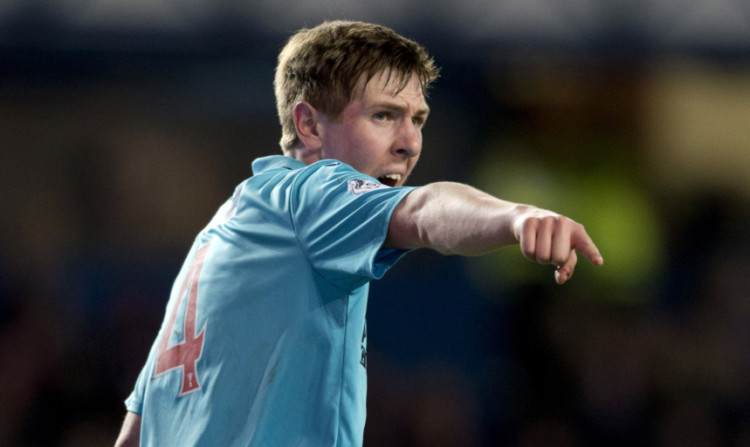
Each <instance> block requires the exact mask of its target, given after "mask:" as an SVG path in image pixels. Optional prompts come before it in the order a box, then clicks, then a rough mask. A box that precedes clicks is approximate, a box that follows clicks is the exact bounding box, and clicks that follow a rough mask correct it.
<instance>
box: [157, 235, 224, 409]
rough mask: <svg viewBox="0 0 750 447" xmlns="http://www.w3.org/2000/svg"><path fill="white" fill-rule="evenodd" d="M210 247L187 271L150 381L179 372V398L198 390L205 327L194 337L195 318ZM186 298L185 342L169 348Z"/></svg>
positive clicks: (197, 255) (200, 250)
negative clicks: (176, 321) (198, 363)
mask: <svg viewBox="0 0 750 447" xmlns="http://www.w3.org/2000/svg"><path fill="white" fill-rule="evenodd" d="M210 245H211V244H206V245H204V246H202V247H201V248H200V249H198V253H197V254H196V256H195V259H194V260H193V263H192V264H191V265H190V270H188V273H187V276H186V277H185V281H184V282H183V283H182V286H181V287H180V294H179V298H178V299H177V302H176V303H175V304H174V306H173V308H172V313H171V314H170V316H169V322H168V323H167V327H166V330H165V331H164V334H163V335H162V337H161V340H159V352H158V354H157V356H156V370H155V371H154V376H153V377H158V376H160V375H162V374H165V373H167V372H169V371H172V370H175V369H178V368H182V389H181V390H180V394H179V395H178V397H179V396H184V395H185V394H188V393H192V392H193V391H197V390H199V389H200V388H201V385H200V382H199V381H198V374H197V372H196V370H195V364H196V362H197V361H198V359H200V357H201V354H202V353H203V336H204V335H205V329H206V325H205V323H204V325H203V327H202V328H201V330H200V332H199V333H198V334H196V333H195V317H196V307H197V305H198V280H199V278H200V276H201V270H202V269H203V261H205V259H206V253H207V252H208V247H209V246H210ZM185 298H187V304H186V305H185V318H184V323H183V330H182V333H183V334H184V340H183V341H181V342H178V343H176V344H174V345H172V346H168V345H169V339H170V338H171V335H172V332H173V330H174V324H175V320H176V319H177V311H178V310H179V309H180V307H182V304H183V302H184V301H185Z"/></svg>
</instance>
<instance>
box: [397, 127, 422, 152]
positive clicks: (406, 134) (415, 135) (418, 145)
mask: <svg viewBox="0 0 750 447" xmlns="http://www.w3.org/2000/svg"><path fill="white" fill-rule="evenodd" d="M394 143H395V144H394V146H393V148H394V152H395V153H396V154H398V155H400V156H402V157H404V158H405V159H406V158H412V157H416V156H417V155H419V153H420V152H421V151H422V129H421V128H420V127H419V126H418V125H417V124H415V123H414V122H413V121H412V120H410V119H407V120H404V121H403V123H401V125H400V126H399V130H398V138H397V139H396V141H395V142H394Z"/></svg>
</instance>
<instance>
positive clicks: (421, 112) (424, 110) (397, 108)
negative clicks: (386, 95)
mask: <svg viewBox="0 0 750 447" xmlns="http://www.w3.org/2000/svg"><path fill="white" fill-rule="evenodd" d="M370 108H372V109H388V110H392V111H394V112H398V113H406V111H407V109H408V107H407V106H405V105H403V104H398V103H395V102H389V101H381V102H377V103H375V104H373V105H372V107H370ZM429 114H430V108H429V107H427V106H425V107H421V108H419V109H417V110H416V112H415V113H414V116H421V117H426V116H427V115H429Z"/></svg>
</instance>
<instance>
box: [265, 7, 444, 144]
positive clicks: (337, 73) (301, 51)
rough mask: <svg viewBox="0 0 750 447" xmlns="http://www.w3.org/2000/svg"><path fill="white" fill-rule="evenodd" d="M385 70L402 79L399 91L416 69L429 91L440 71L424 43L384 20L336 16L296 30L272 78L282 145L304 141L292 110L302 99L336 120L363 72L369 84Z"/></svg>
mask: <svg viewBox="0 0 750 447" xmlns="http://www.w3.org/2000/svg"><path fill="white" fill-rule="evenodd" d="M382 71H386V72H387V74H388V77H389V78H388V79H389V81H390V80H391V79H393V80H395V81H396V82H397V84H396V86H395V87H396V88H395V92H396V93H397V92H399V91H401V90H403V89H404V88H405V87H406V85H407V83H408V82H409V79H410V78H411V76H412V75H416V76H417V78H418V79H419V83H420V86H421V88H422V92H423V94H424V95H427V91H428V90H429V87H430V85H431V84H432V82H433V81H434V80H435V79H437V77H438V73H439V69H438V68H437V67H436V66H435V63H434V61H433V59H432V58H431V57H430V56H429V55H428V54H427V51H426V50H425V48H424V47H423V46H421V45H419V44H418V43H416V42H414V41H412V40H410V39H407V38H405V37H403V36H400V35H399V34H397V33H396V32H395V31H393V30H392V29H390V28H387V27H384V26H381V25H376V24H371V23H363V22H350V21H331V22H324V23H322V24H320V25H318V26H316V27H314V28H311V29H302V30H300V31H298V32H297V33H296V34H294V35H293V36H292V37H291V38H290V39H289V41H288V42H287V44H286V45H285V46H284V48H283V49H282V50H281V52H280V53H279V58H278V64H277V66H276V74H275V77H274V82H273V84H274V92H275V94H276V108H277V110H278V114H279V121H280V122H281V141H280V144H281V148H282V150H283V151H284V152H287V151H289V150H291V149H293V148H294V147H296V146H297V144H298V143H299V138H298V137H297V132H296V129H295V126H294V118H293V116H292V115H293V110H294V107H295V105H296V104H297V103H298V102H300V101H307V102H309V103H310V104H311V105H312V106H313V107H315V108H317V109H318V110H320V111H321V112H323V113H324V114H325V115H326V116H327V117H328V118H329V119H332V120H335V119H337V118H338V117H339V115H340V114H341V112H342V111H343V110H344V108H346V106H347V105H349V103H351V101H352V99H354V88H355V86H356V84H357V82H358V81H359V79H360V78H361V77H362V75H365V76H366V78H365V85H366V84H367V82H368V81H369V80H370V79H372V77H373V76H375V75H376V74H378V73H380V72H382ZM391 76H393V78H391Z"/></svg>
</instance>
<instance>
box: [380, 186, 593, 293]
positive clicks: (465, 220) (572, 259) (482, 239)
mask: <svg viewBox="0 0 750 447" xmlns="http://www.w3.org/2000/svg"><path fill="white" fill-rule="evenodd" d="M515 243H518V244H520V247H521V252H522V253H523V255H524V256H525V257H526V258H527V259H529V260H532V261H536V262H539V263H540V264H552V265H555V266H557V270H556V271H555V280H556V281H557V282H558V283H559V284H563V283H564V282H566V281H567V280H568V279H569V278H570V276H571V275H572V274H573V270H574V269H575V265H576V262H577V259H578V258H577V255H576V251H578V252H579V253H581V254H582V255H583V256H584V257H585V258H586V259H588V260H589V261H590V262H591V263H592V264H594V265H601V264H602V263H603V259H602V257H601V255H600V254H599V250H598V249H597V248H596V245H594V242H593V241H592V240H591V238H590V237H589V236H588V234H586V230H585V229H584V228H583V225H581V224H579V223H577V222H575V221H573V220H571V219H568V218H567V217H564V216H561V215H559V214H557V213H554V212H551V211H547V210H543V209H540V208H536V207H533V206H530V205H522V204H517V203H512V202H507V201H504V200H500V199H498V198H496V197H493V196H491V195H489V194H486V193H484V192H481V191H479V190H477V189H475V188H472V187H470V186H467V185H463V184H460V183H451V182H438V183H431V184H429V185H427V186H423V187H421V188H418V189H416V190H414V191H413V192H411V193H410V194H409V195H407V196H406V198H404V200H403V201H402V202H401V203H400V204H399V205H398V207H396V210H395V211H394V213H393V216H392V217H391V223H390V227H389V228H388V238H387V239H386V246H388V247H394V248H404V249H410V248H431V249H433V250H437V251H438V252H440V253H444V254H459V255H466V256H474V255H480V254H484V253H488V252H490V251H493V250H496V249H498V248H500V247H503V246H506V245H511V244H515Z"/></svg>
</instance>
